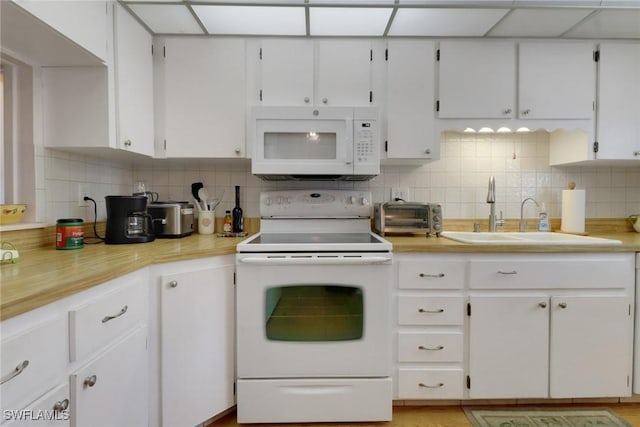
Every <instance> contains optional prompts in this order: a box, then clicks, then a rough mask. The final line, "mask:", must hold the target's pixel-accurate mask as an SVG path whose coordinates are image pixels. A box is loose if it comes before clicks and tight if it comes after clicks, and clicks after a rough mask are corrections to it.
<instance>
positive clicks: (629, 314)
mask: <svg viewBox="0 0 640 427" xmlns="http://www.w3.org/2000/svg"><path fill="white" fill-rule="evenodd" d="M629 317H631V304H629Z"/></svg>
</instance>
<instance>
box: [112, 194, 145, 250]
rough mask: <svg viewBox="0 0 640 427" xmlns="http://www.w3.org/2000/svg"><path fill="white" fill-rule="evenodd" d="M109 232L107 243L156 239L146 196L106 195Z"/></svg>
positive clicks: (141, 241) (140, 241)
mask: <svg viewBox="0 0 640 427" xmlns="http://www.w3.org/2000/svg"><path fill="white" fill-rule="evenodd" d="M104 199H105V201H106V204H107V232H106V237H105V243H107V244H121V243H145V242H152V241H153V240H154V239H155V236H154V235H153V233H152V231H151V216H150V215H149V214H148V213H147V198H146V197H145V196H105V198H104Z"/></svg>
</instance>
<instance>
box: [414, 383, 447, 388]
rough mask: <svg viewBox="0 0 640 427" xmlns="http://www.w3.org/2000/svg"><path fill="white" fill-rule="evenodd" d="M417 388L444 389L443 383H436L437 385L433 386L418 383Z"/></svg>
mask: <svg viewBox="0 0 640 427" xmlns="http://www.w3.org/2000/svg"><path fill="white" fill-rule="evenodd" d="M418 387H424V388H440V387H444V383H438V384H434V385H428V384H425V383H418Z"/></svg>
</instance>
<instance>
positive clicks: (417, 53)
mask: <svg viewBox="0 0 640 427" xmlns="http://www.w3.org/2000/svg"><path fill="white" fill-rule="evenodd" d="M387 58H388V59H387V144H386V147H387V158H389V159H394V158H406V159H438V158H439V157H440V153H439V152H440V135H437V134H436V133H435V131H434V129H435V124H434V122H435V111H434V105H435V43H434V42H433V41H430V40H426V41H422V40H420V41H418V40H410V41H404V40H391V41H389V43H388V56H387Z"/></svg>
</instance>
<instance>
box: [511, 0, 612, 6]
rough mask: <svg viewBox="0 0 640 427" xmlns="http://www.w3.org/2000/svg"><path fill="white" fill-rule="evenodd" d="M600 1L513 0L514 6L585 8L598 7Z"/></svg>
mask: <svg viewBox="0 0 640 427" xmlns="http://www.w3.org/2000/svg"><path fill="white" fill-rule="evenodd" d="M601 1H602V0H515V1H514V2H513V4H514V6H545V7H546V6H576V7H578V6H587V7H598V6H600V2H601Z"/></svg>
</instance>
